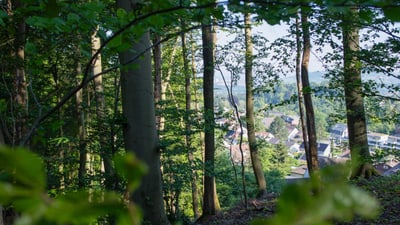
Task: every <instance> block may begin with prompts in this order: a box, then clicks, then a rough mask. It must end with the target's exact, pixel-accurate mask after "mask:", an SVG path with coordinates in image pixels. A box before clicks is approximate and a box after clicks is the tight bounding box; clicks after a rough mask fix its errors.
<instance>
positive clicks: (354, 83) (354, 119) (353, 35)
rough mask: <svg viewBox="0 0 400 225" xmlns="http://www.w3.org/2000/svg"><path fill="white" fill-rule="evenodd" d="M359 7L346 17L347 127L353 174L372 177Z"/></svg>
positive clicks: (344, 53) (345, 82)
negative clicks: (362, 77) (363, 91)
mask: <svg viewBox="0 0 400 225" xmlns="http://www.w3.org/2000/svg"><path fill="white" fill-rule="evenodd" d="M357 19H358V8H357V7H354V8H352V9H350V12H349V13H346V14H345V15H344V16H343V23H342V24H343V26H342V32H343V65H344V68H343V76H344V79H343V82H344V83H343V86H344V93H345V102H346V112H347V113H346V116H347V128H348V132H349V147H350V152H351V161H352V175H351V177H353V178H355V177H359V176H363V177H366V178H368V177H370V176H371V175H375V174H376V170H374V169H373V167H372V166H370V153H369V147H368V137H367V123H366V119H365V110H364V99H363V94H362V81H361V62H360V59H359V58H358V53H359V44H360V39H359V25H358V24H357V22H356V21H357Z"/></svg>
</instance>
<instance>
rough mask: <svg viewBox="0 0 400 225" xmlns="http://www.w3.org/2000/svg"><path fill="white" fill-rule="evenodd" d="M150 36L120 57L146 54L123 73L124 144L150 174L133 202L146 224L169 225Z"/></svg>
mask: <svg viewBox="0 0 400 225" xmlns="http://www.w3.org/2000/svg"><path fill="white" fill-rule="evenodd" d="M135 3H137V1H128V0H118V1H117V5H118V7H120V8H122V9H125V10H127V11H133V10H135V9H134V8H133V7H134V5H136V4H135ZM149 46H150V37H149V33H148V32H146V33H144V34H143V35H142V36H141V37H140V39H139V40H134V41H133V43H132V49H131V51H126V52H122V53H120V55H119V57H120V62H121V64H125V63H126V62H127V61H128V60H131V59H133V58H135V57H136V56H138V54H141V53H142V52H145V51H146V52H145V53H144V54H142V55H141V57H139V58H137V60H135V61H134V62H133V63H135V64H136V66H135V67H134V68H133V67H132V66H131V65H130V66H129V65H128V67H126V68H124V69H122V70H121V88H122V108H123V115H124V116H125V119H126V123H125V124H124V129H123V133H124V142H125V148H126V150H127V151H133V152H134V153H135V154H136V156H137V157H138V158H139V159H140V160H142V161H143V162H144V163H146V164H147V166H148V168H149V170H148V173H147V174H146V175H145V176H144V177H143V179H142V181H141V182H140V186H139V187H138V189H137V190H136V191H135V192H134V193H133V194H132V196H131V200H133V202H135V203H136V204H138V205H139V206H140V207H141V208H142V210H143V218H144V221H146V222H148V223H150V224H153V225H163V224H169V221H168V219H167V217H166V215H165V212H164V202H163V198H162V183H161V171H160V152H159V149H158V140H157V130H156V123H155V112H154V95H153V82H152V68H151V55H150V52H148V51H147V49H148V48H149Z"/></svg>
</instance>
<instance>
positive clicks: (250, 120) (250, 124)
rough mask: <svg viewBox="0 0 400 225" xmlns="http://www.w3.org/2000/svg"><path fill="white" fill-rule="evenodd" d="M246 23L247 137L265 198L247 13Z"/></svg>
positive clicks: (261, 192) (253, 163)
mask: <svg viewBox="0 0 400 225" xmlns="http://www.w3.org/2000/svg"><path fill="white" fill-rule="evenodd" d="M244 23H245V28H244V32H245V44H246V53H245V54H246V56H245V58H246V59H245V80H246V122H247V123H246V124H247V135H248V140H249V146H250V157H251V164H252V167H253V172H254V175H255V177H256V181H257V185H258V194H257V196H258V197H263V196H265V195H266V194H267V182H266V181H265V176H264V172H263V168H262V164H261V160H260V156H259V154H258V148H257V140H256V134H255V122H254V104H253V79H252V76H253V71H252V70H253V42H252V34H251V20H250V13H246V14H245V16H244Z"/></svg>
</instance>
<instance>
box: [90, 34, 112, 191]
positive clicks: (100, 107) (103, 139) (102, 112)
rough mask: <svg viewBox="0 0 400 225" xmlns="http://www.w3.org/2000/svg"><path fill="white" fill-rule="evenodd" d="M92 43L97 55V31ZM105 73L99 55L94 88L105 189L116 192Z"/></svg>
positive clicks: (94, 66)
mask: <svg viewBox="0 0 400 225" xmlns="http://www.w3.org/2000/svg"><path fill="white" fill-rule="evenodd" d="M91 42H92V55H95V54H96V53H97V51H98V50H99V49H100V46H101V41H100V38H99V37H97V31H96V32H94V33H93V34H92V36H91ZM102 71H103V69H102V65H101V54H97V56H96V58H95V59H94V63H93V67H92V72H93V76H96V77H95V78H94V86H95V97H96V116H97V128H98V132H99V134H98V135H99V143H100V156H101V158H102V160H103V166H104V175H105V181H104V184H105V187H106V189H108V190H114V189H116V186H117V184H116V183H117V180H116V177H115V172H114V169H113V164H112V157H113V152H111V151H110V150H111V148H110V147H109V145H108V139H107V137H109V135H107V130H108V128H107V124H106V119H107V118H106V116H107V115H106V101H105V97H104V86H103V76H102V75H99V76H98V74H100V73H101V72H102Z"/></svg>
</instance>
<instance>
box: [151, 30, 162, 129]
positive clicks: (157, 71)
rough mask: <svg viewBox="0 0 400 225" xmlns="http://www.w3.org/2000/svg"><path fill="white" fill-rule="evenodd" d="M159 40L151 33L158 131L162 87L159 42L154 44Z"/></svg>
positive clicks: (156, 35)
mask: <svg viewBox="0 0 400 225" xmlns="http://www.w3.org/2000/svg"><path fill="white" fill-rule="evenodd" d="M158 42H160V35H158V34H154V35H153V44H155V45H154V47H153V62H154V101H155V104H156V110H158V113H156V127H157V131H158V133H160V128H161V121H162V119H161V115H160V110H161V94H162V93H161V92H162V91H161V89H162V86H161V84H162V56H161V44H156V43H158Z"/></svg>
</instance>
